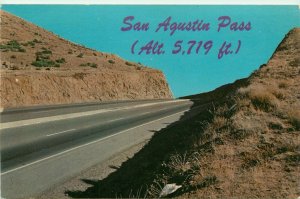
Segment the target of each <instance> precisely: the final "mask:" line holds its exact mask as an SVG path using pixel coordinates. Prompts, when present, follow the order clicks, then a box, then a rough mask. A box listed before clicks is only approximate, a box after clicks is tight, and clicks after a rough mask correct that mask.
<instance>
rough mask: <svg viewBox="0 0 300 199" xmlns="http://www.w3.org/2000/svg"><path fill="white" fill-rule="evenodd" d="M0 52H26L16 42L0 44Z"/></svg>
mask: <svg viewBox="0 0 300 199" xmlns="http://www.w3.org/2000/svg"><path fill="white" fill-rule="evenodd" d="M0 50H2V51H5V52H6V51H12V52H26V50H25V49H24V48H22V47H21V45H20V43H19V42H18V41H16V40H12V41H9V42H7V43H6V44H0Z"/></svg>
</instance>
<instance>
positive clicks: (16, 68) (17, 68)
mask: <svg viewBox="0 0 300 199" xmlns="http://www.w3.org/2000/svg"><path fill="white" fill-rule="evenodd" d="M10 69H11V70H20V68H19V67H18V66H12V67H11V68H10Z"/></svg>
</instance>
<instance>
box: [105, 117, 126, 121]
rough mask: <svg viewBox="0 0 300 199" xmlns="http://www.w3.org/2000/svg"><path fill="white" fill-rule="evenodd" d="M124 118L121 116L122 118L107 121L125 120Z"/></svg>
mask: <svg viewBox="0 0 300 199" xmlns="http://www.w3.org/2000/svg"><path fill="white" fill-rule="evenodd" d="M123 119H124V117H120V118H117V119H113V120H109V121H107V122H114V121H118V120H123Z"/></svg>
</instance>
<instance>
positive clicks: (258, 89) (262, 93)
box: [238, 85, 277, 111]
mask: <svg viewBox="0 0 300 199" xmlns="http://www.w3.org/2000/svg"><path fill="white" fill-rule="evenodd" d="M238 92H239V94H241V95H244V96H247V97H249V98H250V100H251V102H252V104H253V106H254V107H255V108H257V109H260V110H263V111H270V110H272V109H273V108H275V107H277V100H276V97H275V96H274V95H273V94H272V93H271V92H270V91H269V89H268V88H266V87H264V86H260V85H254V86H251V87H246V88H240V89H239V91H238Z"/></svg>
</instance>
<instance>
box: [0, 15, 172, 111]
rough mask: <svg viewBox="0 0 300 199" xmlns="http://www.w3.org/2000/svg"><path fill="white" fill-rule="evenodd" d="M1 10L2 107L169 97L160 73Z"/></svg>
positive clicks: (168, 91) (164, 80)
mask: <svg viewBox="0 0 300 199" xmlns="http://www.w3.org/2000/svg"><path fill="white" fill-rule="evenodd" d="M0 15H1V40H0V50H1V69H0V70H1V90H0V96H1V105H0V106H1V107H16V106H27V105H37V104H65V103H75V102H76V103H78V102H92V101H103V100H124V99H154V98H161V99H166V98H172V94H171V91H170V89H169V87H168V84H167V82H166V79H165V77H164V75H163V73H162V72H161V71H159V70H155V69H151V68H148V67H144V66H143V65H141V64H137V63H133V62H129V61H126V60H123V59H121V58H120V57H117V56H116V55H113V54H106V53H102V52H97V51H95V50H92V49H88V48H86V47H84V46H80V45H77V44H74V43H71V42H69V41H67V40H64V39H62V38H59V37H58V36H56V35H54V34H52V33H50V32H49V31H46V30H44V29H42V28H40V27H37V26H35V25H34V24H31V23H29V22H26V21H24V20H23V19H20V18H18V17H16V16H13V15H11V14H9V13H7V12H5V11H2V10H1V11H0Z"/></svg>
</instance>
